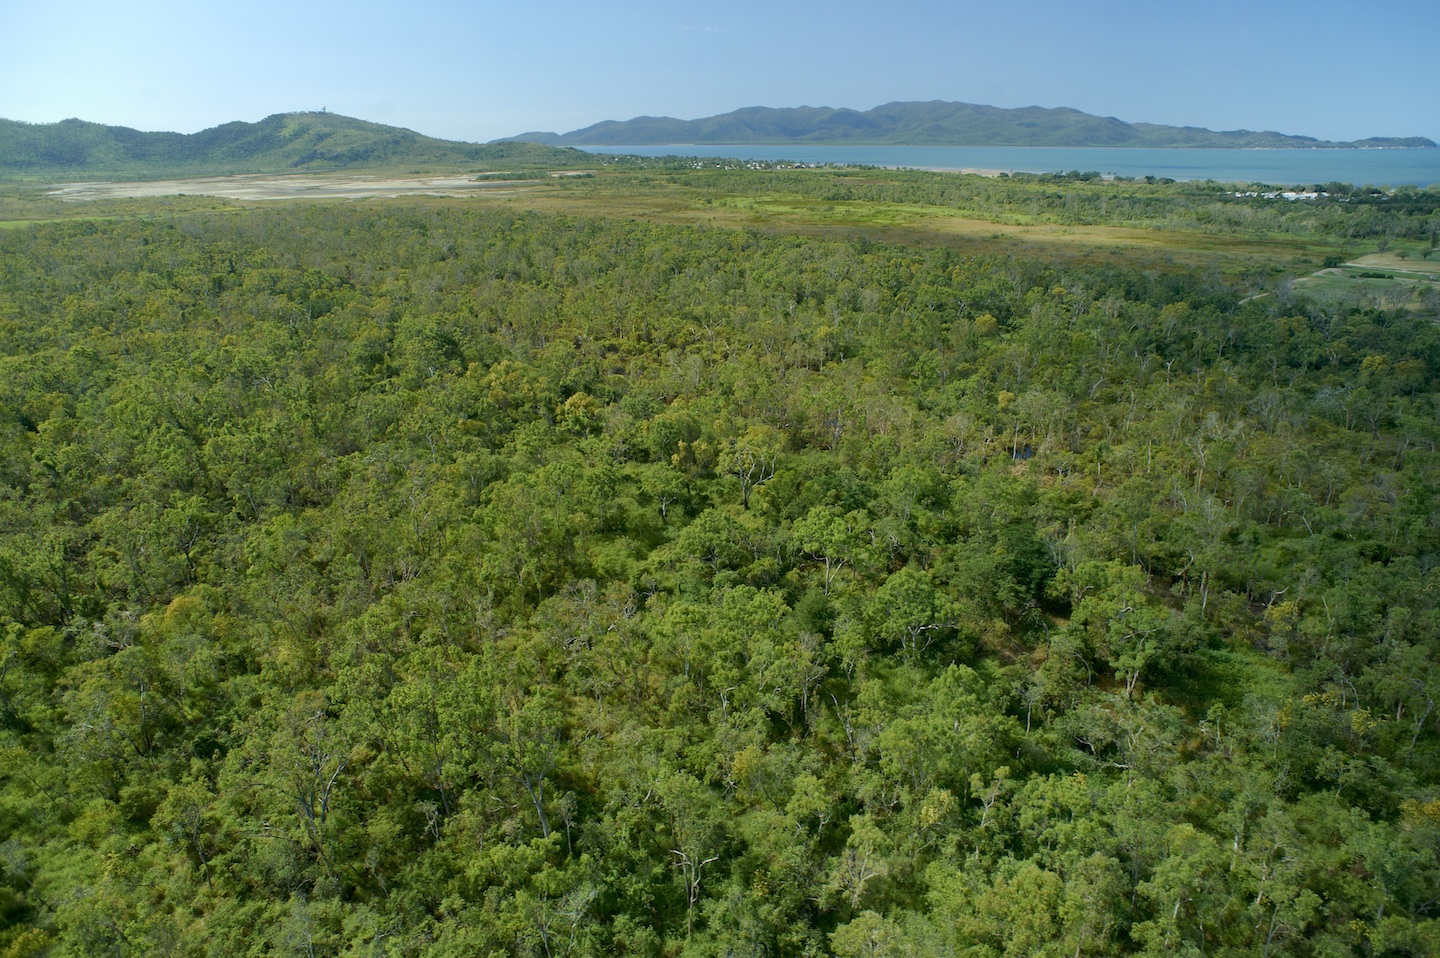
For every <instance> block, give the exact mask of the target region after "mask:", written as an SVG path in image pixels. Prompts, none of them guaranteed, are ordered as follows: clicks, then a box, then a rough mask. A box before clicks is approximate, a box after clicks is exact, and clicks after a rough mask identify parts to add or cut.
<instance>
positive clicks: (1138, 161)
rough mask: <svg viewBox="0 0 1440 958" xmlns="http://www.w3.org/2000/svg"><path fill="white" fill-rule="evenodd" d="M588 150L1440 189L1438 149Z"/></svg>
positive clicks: (865, 147)
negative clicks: (1435, 187) (1436, 186)
mask: <svg viewBox="0 0 1440 958" xmlns="http://www.w3.org/2000/svg"><path fill="white" fill-rule="evenodd" d="M583 149H585V150H586V151H588V152H591V153H628V154H632V155H636V156H694V157H717V158H718V157H724V158H729V159H738V160H765V161H770V162H775V161H783V160H788V161H793V162H796V163H835V164H864V165H867V166H888V167H910V168H913V169H926V170H979V171H985V172H1012V173H1013V172H1022V171H1023V172H1027V173H1061V172H1068V171H1070V170H1079V171H1081V172H1086V171H1091V170H1093V171H1095V172H1098V173H1103V174H1107V175H1114V176H1134V177H1142V176H1168V177H1170V178H1171V179H1175V180H1215V181H1217V182H1221V183H1265V184H1270V185H1274V186H1303V185H1315V184H1320V183H1332V182H1339V183H1353V184H1356V185H1358V186H1363V185H1366V184H1373V185H1375V186H1430V185H1440V150H1388V149H1387V150H1152V149H1123V148H1114V147H1047V146H1035V147H1009V146H876V145H868V144H867V145H856V146H805V145H796V144H773V145H772V144H765V145H754V146H736V145H726V146H697V145H691V144H677V145H671V146H587V147H583Z"/></svg>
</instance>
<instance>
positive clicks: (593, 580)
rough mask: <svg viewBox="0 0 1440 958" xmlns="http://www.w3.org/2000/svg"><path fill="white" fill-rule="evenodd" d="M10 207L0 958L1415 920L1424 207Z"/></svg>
mask: <svg viewBox="0 0 1440 958" xmlns="http://www.w3.org/2000/svg"><path fill="white" fill-rule="evenodd" d="M1233 192H1234V190H1233V188H1232V189H1231V193H1232V194H1233ZM4 203H6V204H8V205H5V206H3V207H0V208H3V210H4V211H5V212H6V213H7V214H8V215H11V218H12V219H15V220H26V221H44V222H26V223H23V224H17V225H16V226H15V227H14V228H10V229H5V230H0V643H3V644H0V955H6V956H16V958H18V956H41V955H49V956H56V958H59V956H71V955H77V956H78V955H92V954H106V955H122V956H128V955H142V954H155V953H165V954H180V955H209V954H213V955H235V954H255V955H272V954H302V955H307V956H314V955H335V956H340V955H344V956H361V955H366V956H369V955H396V956H402V955H403V956H412V955H413V956H420V955H425V956H441V955H456V956H460V955H464V956H473V955H527V956H529V955H544V956H547V958H556V956H560V955H573V956H581V955H618V954H634V955H650V956H680V955H684V956H702V955H716V956H719V955H734V956H740V955H754V956H760V955H768V956H782V955H790V956H812V955H813V956H822V955H836V956H846V958H850V956H882V955H895V956H911V955H913V956H919V955H961V954H963V955H967V956H977V958H979V956H994V958H1000V956H1006V958H1009V956H1014V958H1020V956H1027V958H1028V956H1037V955H1050V956H1057V958H1058V956H1065V958H1070V956H1077V955H1078V956H1099V955H1157V956H1158V955H1166V956H1199V955H1226V956H1241V955H1245V956H1250V955H1265V956H1270V955H1297V956H1316V958H1319V956H1339V955H1344V956H1356V958H1379V956H1391V958H1404V956H1413V958H1421V956H1426V955H1433V954H1435V953H1436V952H1437V950H1440V903H1437V900H1436V893H1435V890H1436V888H1440V777H1437V775H1440V773H1437V769H1440V509H1437V503H1440V452H1437V440H1440V426H1437V417H1436V411H1437V408H1440V406H1437V402H1440V329H1437V326H1436V320H1437V318H1440V312H1437V310H1436V308H1435V306H1434V304H1433V302H1431V301H1430V300H1427V299H1426V298H1425V292H1424V290H1423V289H1422V287H1423V285H1424V283H1425V282H1428V281H1427V280H1424V279H1423V278H1417V279H1415V280H1414V289H1412V291H1411V293H1410V295H1409V296H1408V298H1406V299H1405V301H1404V302H1392V301H1389V300H1386V299H1385V298H1383V297H1381V298H1379V299H1376V298H1375V297H1374V296H1373V295H1372V294H1370V293H1368V292H1364V291H1363V290H1362V291H1360V292H1355V293H1354V294H1353V295H1352V294H1351V293H1347V292H1345V291H1343V290H1342V291H1339V292H1335V291H1332V293H1333V295H1326V296H1320V295H1315V296H1312V295H1311V294H1310V293H1309V292H1307V291H1306V286H1305V284H1303V283H1302V284H1297V283H1295V280H1296V279H1298V278H1300V277H1302V276H1305V275H1308V274H1310V273H1313V272H1316V271H1320V270H1322V269H1325V268H1327V265H1326V260H1327V258H1328V257H1337V258H1338V259H1337V262H1335V263H1333V264H1330V265H1329V267H1328V268H1330V269H1337V268H1342V267H1343V264H1345V263H1347V262H1351V261H1353V260H1355V259H1356V258H1357V257H1358V256H1360V255H1361V254H1367V253H1373V252H1376V251H1377V250H1378V247H1379V245H1380V244H1381V243H1384V244H1385V246H1386V250H1385V252H1386V255H1396V254H1397V252H1398V251H1399V250H1402V249H1403V250H1406V251H1407V257H1406V259H1405V260H1403V261H1402V262H1403V263H1404V264H1405V268H1406V269H1411V268H1414V269H1416V270H1419V271H1421V272H1423V271H1424V264H1426V263H1432V262H1433V258H1426V257H1424V256H1422V254H1423V253H1424V252H1425V251H1426V250H1427V249H1430V248H1433V237H1434V235H1435V226H1434V223H1435V221H1436V217H1437V215H1440V214H1437V208H1440V201H1437V195H1436V194H1435V193H1434V192H1433V191H1424V190H1415V191H1404V192H1380V191H1376V192H1373V193H1371V192H1366V191H1354V192H1353V193H1347V194H1346V196H1345V197H1340V196H1336V197H1333V198H1331V199H1324V200H1319V201H1314V202H1312V203H1307V204H1300V203H1286V202H1284V201H1279V202H1276V201H1266V200H1263V199H1256V198H1249V199H1247V198H1237V197H1235V196H1233V195H1229V196H1228V197H1227V196H1226V195H1224V191H1222V190H1220V189H1219V188H1218V187H1216V185H1215V184H1209V185H1206V184H1167V183H1144V182H1135V183H1114V182H1102V181H1098V180H1089V179H1085V178H1084V177H1083V176H1078V175H1077V176H1074V177H1066V176H1056V177H1048V178H1047V177H1026V178H1020V177H1017V178H1011V179H987V178H981V177H965V176H957V175H941V174H924V173H917V172H901V171H873V170H869V171H865V170H861V171H827V170H723V169H721V170H715V169H707V170H696V169H694V168H693V167H689V166H686V165H684V164H682V163H680V162H678V161H677V162H668V161H655V162H654V163H649V162H646V161H638V160H637V161H620V162H617V163H612V164H611V165H608V166H606V167H604V168H603V169H601V170H600V172H599V174H598V175H597V176H595V177H593V178H587V179H573V180H558V179H557V180H549V179H548V178H547V182H545V183H543V184H542V185H540V186H538V187H537V189H536V190H535V191H534V192H530V193H526V194H524V195H523V196H517V197H514V198H508V199H473V200H471V199H466V200H443V199H431V200H416V199H405V200H393V201H378V200H372V201H358V202H357V201H330V202H314V203H312V202H284V203H270V204H266V203H259V202H257V203H234V202H221V201H217V200H212V199H207V198H204V197H182V198H177V199H175V200H170V201H153V200H146V201H141V200H108V201H97V202H93V203H85V204H61V203H59V202H57V201H55V200H53V199H50V198H47V197H46V196H44V195H43V194H40V193H28V194H27V193H21V192H12V193H10V194H8V196H7V197H6V198H5V199H4ZM712 220H713V222H712ZM1387 262H1388V261H1387ZM1382 268H1388V267H1381V266H1379V265H1376V264H1369V265H1367V264H1365V263H1362V264H1361V265H1359V266H1356V267H1354V268H1353V269H1354V270H1355V271H1360V272H1363V271H1365V270H1376V271H1378V270H1381V269H1382ZM1341 281H1342V280H1341V278H1340V277H1338V276H1336V277H1331V278H1328V279H1326V280H1325V282H1327V283H1331V282H1341ZM1344 282H1347V283H1351V284H1363V283H1367V282H1372V280H1369V279H1365V278H1353V279H1350V280H1344ZM1417 291H1418V292H1417Z"/></svg>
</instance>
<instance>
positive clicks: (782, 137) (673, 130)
mask: <svg viewBox="0 0 1440 958" xmlns="http://www.w3.org/2000/svg"><path fill="white" fill-rule="evenodd" d="M687 143H693V144H730V143H733V144H759V143H887V144H914V145H955V146H1111V147H1116V146H1119V147H1125V146H1145V147H1230V148H1252V149H1253V148H1261V147H1270V148H1274V147H1291V148H1294V147H1305V148H1316V149H1322V148H1336V147H1352V148H1353V147H1376V148H1378V147H1431V148H1433V147H1435V143H1434V141H1432V140H1428V139H1425V138H1423V137H1405V138H1399V137H1373V138H1371V139H1366V140H1359V141H1355V142H1352V143H1335V142H1330V141H1325V140H1317V139H1315V138H1313V137H1305V136H1287V135H1284V134H1280V133H1268V132H1267V133H1254V132H1250V131H1247V130H1236V131H1230V132H1223V133H1216V132H1213V131H1210V130H1202V129H1198V128H1196V127H1174V126H1161V125H1158V124H1153V123H1126V122H1124V121H1122V120H1117V119H1116V118H1114V117H1099V116H1092V115H1090V114H1088V113H1082V112H1080V111H1079V110H1072V109H1066V108H1059V109H1046V108H1041V107H1026V108H1024V109H1014V110H1008V109H999V108H996V107H990V106H977V105H975V104H970V103H944V102H940V101H934V102H929V103H890V104H886V105H885V106H880V107H876V108H875V109H873V110H867V111H865V112H858V111H856V110H844V109H838V110H837V109H831V108H829V107H794V108H785V109H771V108H768V107H748V108H746V109H743V110H736V111H734V112H733V113H726V114H724V115H721V116H713V117H707V118H705V119H701V120H676V119H672V118H670V117H638V118H636V119H633V120H627V121H624V122H617V121H613V120H607V121H605V122H603V123H596V124H594V125H592V126H588V127H586V128H584V129H583V130H575V131H573V132H571V133H566V134H563V135H561V134H555V133H525V134H521V135H520V136H516V137H508V138H506V139H503V140H496V141H493V142H491V143H485V144H481V143H458V142H454V141H451V140H440V139H436V138H434V137H428V136H423V135H422V134H419V133H416V132H415V131H413V130H407V129H402V128H399V127H393V126H386V125H384V124H380V123H371V122H368V121H366V120H359V119H355V118H353V117H347V116H342V115H340V114H338V113H328V112H320V113H279V114H275V115H274V116H268V117H266V118H265V119H263V120H260V121H259V122H257V123H246V122H241V121H236V122H232V123H225V124H222V125H221V126H217V127H212V128H211V129H208V130H201V131H200V132H199V133H189V134H185V133H146V132H141V131H139V130H133V129H130V128H129V127H123V126H107V125H104V124H100V123H89V122H86V121H84V120H75V119H71V120H62V121H60V122H59V123H48V124H32V123H21V122H17V121H14V120H4V119H0V176H5V177H9V178H20V179H40V178H47V177H49V178H62V177H71V178H73V177H79V176H84V177H108V178H136V179H140V178H158V177H166V176H199V175H214V174H224V173H272V172H287V171H288V172H297V171H316V172H318V171H330V170H350V171H357V170H366V169H369V170H381V169H384V170H398V169H403V170H406V171H407V172H421V171H426V170H441V169H447V170H453V169H471V170H483V169H501V168H504V169H515V168H521V167H527V166H530V167H541V166H543V167H548V168H564V167H578V166H584V165H586V164H588V163H593V162H594V159H593V157H591V156H589V155H587V154H585V153H583V152H581V151H580V150H578V149H574V148H575V147H582V146H626V145H635V146H640V145H665V144H677V145H678V144H687Z"/></svg>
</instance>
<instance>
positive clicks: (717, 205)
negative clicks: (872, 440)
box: [0, 170, 1440, 295]
mask: <svg viewBox="0 0 1440 958" xmlns="http://www.w3.org/2000/svg"><path fill="white" fill-rule="evenodd" d="M393 172H394V174H395V176H397V177H400V176H406V175H412V174H413V171H411V170H405V171H399V170H396V171H393ZM472 172H473V171H472ZM310 175H312V176H316V177H317V178H319V177H323V176H324V174H310ZM383 175H384V174H383V173H376V172H367V174H366V177H367V178H369V177H375V178H376V179H380V178H382V177H383ZM756 175H759V176H763V175H766V174H764V173H760V174H756ZM816 175H823V174H821V173H819V172H818V171H817V173H816ZM849 182H852V183H854V182H859V181H855V180H853V179H852V180H850V181H849ZM775 186H776V187H777V190H776V192H773V193H766V192H759V193H744V194H741V193H732V192H728V191H726V190H725V188H724V187H723V186H720V187H719V188H717V184H715V183H707V184H705V185H703V186H700V187H698V188H697V186H696V185H692V184H689V183H687V182H686V181H684V180H679V179H676V178H675V177H673V176H670V175H668V174H667V175H657V174H650V173H638V174H637V173H633V172H631V173H614V174H611V173H602V174H600V175H597V176H594V177H586V178H583V179H564V178H561V179H546V180H529V181H527V183H526V189H525V191H524V192H523V193H517V194H515V195H509V196H504V197H500V196H493V195H492V196H478V195H477V196H474V197H465V198H448V199H447V198H439V197H425V196H405V197H394V198H374V199H369V200H366V201H365V202H383V203H407V204H435V203H444V204H451V203H465V202H485V203H507V204H513V205H515V206H518V207H523V208H527V209H537V210H550V211H554V212H563V213H569V214H572V215H580V216H603V217H618V218H634V219H646V220H654V221H659V222H667V223H683V224H688V225H701V226H711V227H716V228H721V229H760V230H764V231H766V232H774V233H790V234H796V235H804V236H818V237H828V238H836V239H853V238H864V239H868V240H873V241H877V242H887V243H899V244H905V245H920V246H944V247H947V248H950V249H954V250H956V251H957V252H960V253H962V254H978V253H1000V254H1014V255H1026V256H1042V257H1054V258H1062V259H1067V260H1081V261H1089V262H1114V261H1116V260H1118V259H1124V260H1125V261H1127V262H1131V263H1135V264H1137V265H1142V266H1144V265H1149V264H1153V265H1154V266H1156V267H1166V266H1174V265H1180V266H1185V267H1189V268H1196V267H1200V268H1207V269H1215V270H1218V271H1219V272H1220V273H1222V274H1227V275H1231V276H1243V277H1245V278H1246V279H1247V281H1251V282H1254V283H1255V285H1256V287H1257V290H1258V289H1260V288H1261V287H1263V286H1265V285H1267V284H1270V285H1276V284H1278V283H1280V282H1282V281H1284V280H1286V279H1294V278H1297V277H1302V276H1305V275H1307V274H1309V273H1311V272H1313V271H1314V270H1315V269H1316V267H1317V266H1318V265H1319V264H1320V263H1322V262H1323V261H1324V260H1325V259H1326V258H1327V257H1328V256H1333V255H1335V253H1336V247H1335V245H1334V242H1333V241H1328V240H1325V239H1323V238H1321V237H1318V236H1308V237H1306V236H1297V235H1295V234H1288V233H1287V234H1266V233H1262V232H1259V231H1247V232H1246V233H1244V234H1240V233H1234V232H1231V233H1222V232H1201V231H1198V230H1187V229H1177V228H1152V227H1144V226H1108V225H1107V226H1097V225H1073V224H1071V225H1060V224H1056V223H1049V222H1042V221H1038V220H1037V218H1036V217H1032V216H1029V215H1024V214H1019V213H1011V212H1007V213H1005V214H1003V215H987V214H980V213H977V212H975V211H973V210H965V209H958V208H956V207H954V206H944V205H934V204H926V203H923V202H898V201H881V200H871V199H834V200H831V199H820V198H817V197H815V196H813V195H802V194H801V193H796V192H791V191H788V190H785V189H784V186H783V184H782V182H781V181H776V182H775ZM354 201H355V200H353V199H343V198H332V199H318V198H313V197H298V198H291V199H289V200H285V199H268V200H264V201H263V202H264V203H265V205H272V204H273V203H275V202H304V203H315V202H354ZM255 202H260V201H255ZM251 205H253V204H252V202H251V201H249V200H236V199H219V198H215V197H207V196H201V195H186V196H171V197H146V198H131V199H114V198H112V199H103V200H93V201H87V202H83V203H76V202H63V201H60V200H58V199H56V198H54V197H51V196H48V195H46V193H45V192H44V188H43V187H38V188H37V187H35V186H32V185H27V186H24V187H20V186H10V187H8V188H0V223H3V224H6V225H11V226H22V225H28V224H30V223H35V222H43V221H46V220H53V219H74V218H87V219H88V218H113V217H123V216H169V215H178V214H187V213H198V212H221V211H235V210H240V209H246V208H248V207H249V206H251ZM1398 253H1399V251H1398V250H1397V251H1392V252H1390V253H1388V254H1387V255H1388V256H1389V257H1391V258H1395V260H1396V262H1395V265H1396V266H1400V265H1403V266H1404V267H1405V268H1407V269H1414V268H1415V267H1416V266H1417V265H1420V264H1422V263H1423V261H1422V260H1421V259H1420V257H1419V255H1418V251H1417V252H1415V253H1413V254H1408V259H1407V260H1404V261H1402V260H1400V259H1398ZM1390 265H1391V264H1390V263H1389V262H1388V260H1387V262H1386V266H1387V267H1390ZM1428 266H1429V267H1431V268H1440V261H1437V262H1436V263H1433V264H1428ZM1307 282H1308V281H1307ZM1323 289H1324V287H1323V286H1320V285H1317V287H1316V291H1317V292H1320V291H1322V290H1323ZM1327 295H1329V294H1328V293H1327Z"/></svg>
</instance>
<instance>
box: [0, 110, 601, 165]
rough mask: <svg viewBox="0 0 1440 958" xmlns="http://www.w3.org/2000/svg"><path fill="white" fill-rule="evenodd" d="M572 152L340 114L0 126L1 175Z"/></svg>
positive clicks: (559, 161)
mask: <svg viewBox="0 0 1440 958" xmlns="http://www.w3.org/2000/svg"><path fill="white" fill-rule="evenodd" d="M586 161H588V160H587V158H586V157H585V156H584V154H581V153H579V152H578V151H576V150H562V149H557V148H555V147H552V146H535V145H531V144H525V143H514V142H510V143H492V144H478V143H456V142H452V141H450V140H438V139H435V138H433V137H428V136H423V135H421V134H419V133H416V132H414V131H413V130H406V129H401V128H399V127H394V126H385V125H384V124H380V123H371V122H368V121H366V120H357V119H355V118H353V117H348V116H342V115H340V114H338V113H325V112H322V113H278V114H275V115H274V116H268V117H266V118H265V119H263V120H260V121H259V122H258V123H245V122H241V121H236V122H233V123H225V124H223V125H221V126H217V127H212V128H211V129H208V130H201V131H200V132H199V133H188V134H187V133H144V132H141V131H139V130H132V129H130V128H129V127H123V126H106V125H104V124H100V123H88V122H86V121H84V120H62V121H60V122H59V123H43V124H32V123H20V122H17V121H15V120H3V119H0V174H5V175H10V176H22V177H43V176H63V175H77V174H84V175H94V176H100V175H105V176H120V177H125V176H136V177H139V176H145V177H154V176H168V175H175V176H183V175H192V176H193V175H202V174H216V173H270V172H279V171H291V172H297V171H322V170H356V169H381V168H388V169H397V168H404V169H406V170H421V169H455V168H457V167H458V168H469V169H484V168H487V167H494V166H495V165H496V164H505V165H507V166H508V165H515V164H545V165H549V166H574V165H577V164H579V163H581V162H586Z"/></svg>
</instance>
